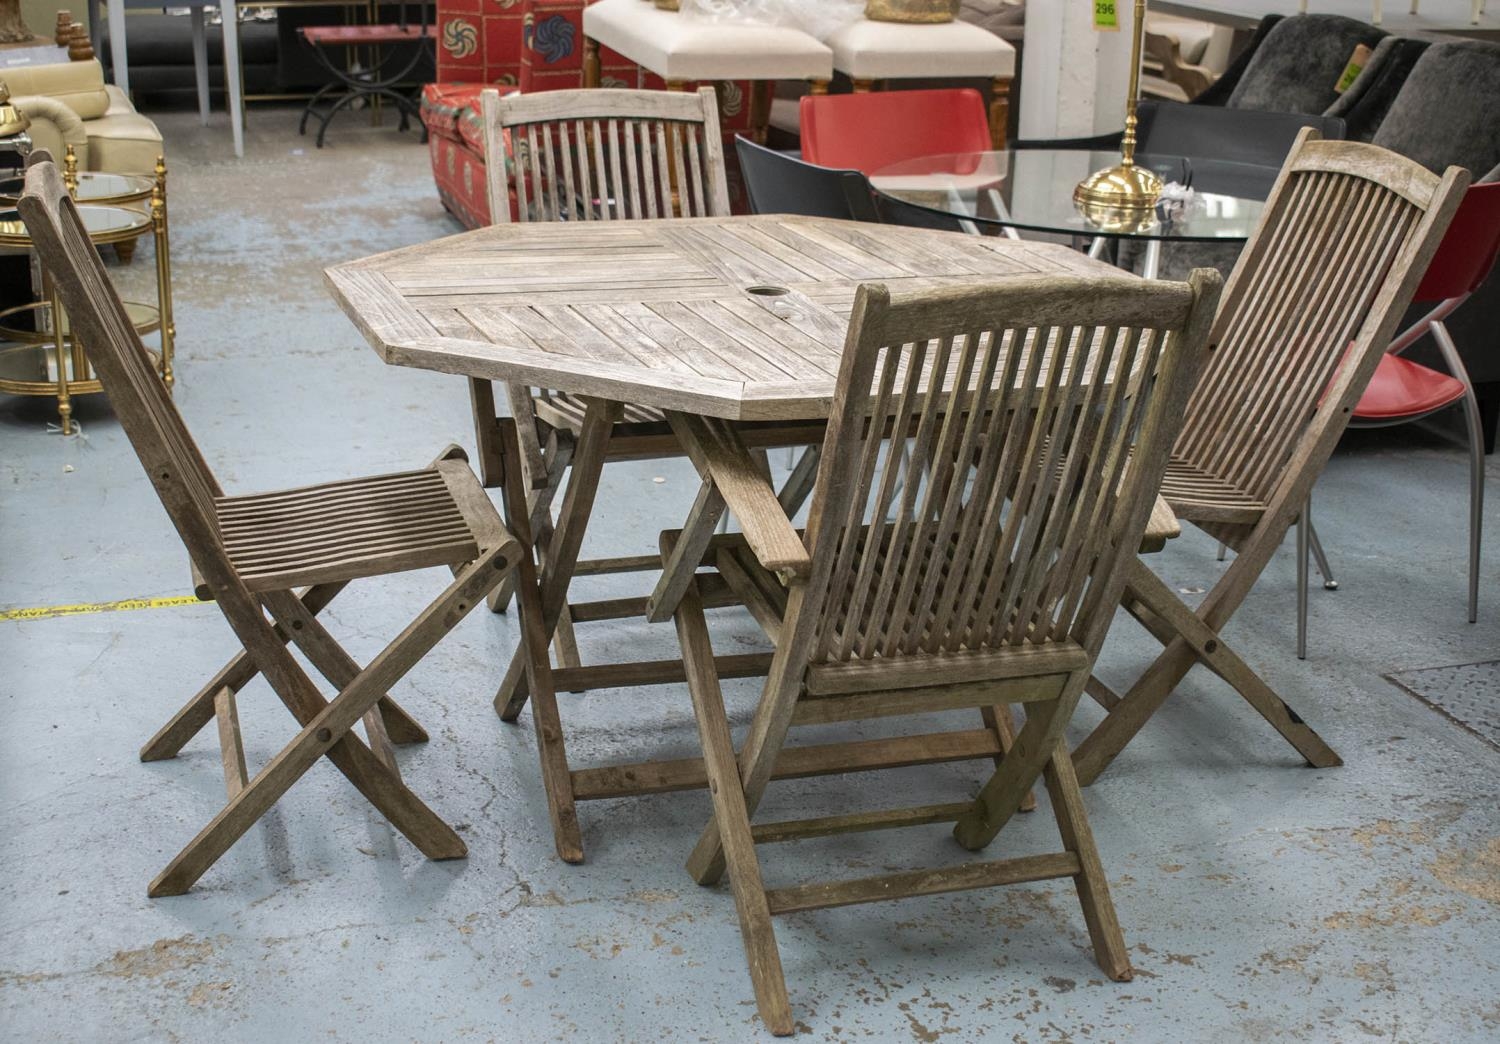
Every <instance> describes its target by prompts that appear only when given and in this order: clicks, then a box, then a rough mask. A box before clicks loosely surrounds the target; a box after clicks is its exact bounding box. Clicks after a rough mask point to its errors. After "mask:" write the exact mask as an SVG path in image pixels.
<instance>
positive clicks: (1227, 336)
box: [1175, 129, 1444, 504]
mask: <svg viewBox="0 0 1500 1044" xmlns="http://www.w3.org/2000/svg"><path fill="white" fill-rule="evenodd" d="M1390 158H1391V159H1396V160H1399V159H1400V158H1399V157H1390ZM1443 187H1444V185H1443V180H1442V179H1439V178H1438V177H1437V176H1435V175H1431V174H1428V173H1427V172H1425V171H1422V170H1420V169H1413V168H1412V165H1411V164H1409V163H1406V162H1397V163H1391V162H1389V161H1388V160H1387V158H1386V154H1382V153H1381V152H1380V151H1379V150H1376V149H1374V148H1372V147H1371V146H1365V145H1359V144H1357V143H1349V142H1323V141H1318V140H1317V135H1316V132H1314V131H1312V130H1310V129H1309V130H1304V131H1303V132H1302V134H1301V135H1300V136H1299V138H1298V141H1297V144H1296V146H1294V148H1293V153H1292V158H1291V159H1290V160H1289V161H1288V163H1287V165H1286V167H1285V169H1284V170H1283V172H1282V174H1281V177H1280V179H1279V180H1278V183H1277V185H1276V187H1275V188H1274V189H1273V191H1272V194H1271V197H1270V199H1271V202H1270V204H1269V205H1268V207H1267V211H1266V214H1265V216H1264V217H1263V218H1262V221H1261V224H1260V227H1259V228H1258V229H1257V230H1256V233H1255V235H1254V236H1253V237H1252V239H1251V242H1250V244H1249V245H1248V246H1247V248H1246V251H1245V255H1244V257H1243V258H1242V260H1241V263H1240V264H1239V265H1237V266H1236V269H1235V273H1234V275H1233V276H1232V277H1231V279H1230V281H1229V284H1228V286H1227V287H1226V289H1225V294H1224V300H1225V304H1224V307H1223V308H1222V309H1221V311H1220V314H1219V317H1218V321H1217V323H1216V333H1215V336H1216V339H1217V340H1218V342H1219V348H1218V350H1217V351H1216V352H1215V354H1214V357H1213V359H1212V360H1211V361H1210V363H1209V365H1208V368H1207V370H1206V372H1205V373H1204V376H1203V380H1202V381H1201V382H1200V384H1199V386H1198V388H1197V390H1196V391H1195V393H1194V395H1193V399H1192V402H1191V403H1190V405H1189V407H1188V412H1187V417H1186V421H1185V425H1184V428H1183V434H1182V436H1181V438H1180V439H1179V440H1178V444H1177V446H1176V448H1175V456H1176V457H1178V458H1179V459H1180V460H1182V461H1184V462H1186V463H1188V464H1190V465H1192V466H1193V467H1196V468H1198V469H1201V470H1202V471H1204V472H1206V473H1208V474H1210V475H1212V476H1214V477H1216V478H1217V479H1220V480H1222V481H1223V482H1225V483H1227V484H1228V485H1229V486H1231V487H1233V488H1234V489H1237V490H1241V491H1243V492H1244V493H1245V494H1248V495H1249V497H1250V498H1252V500H1253V501H1257V502H1260V503H1262V504H1264V503H1268V502H1269V501H1270V500H1271V499H1272V497H1273V495H1274V494H1275V492H1276V490H1277V488H1278V486H1279V485H1281V484H1282V483H1284V482H1286V481H1293V480H1296V479H1297V478H1299V477H1300V475H1301V471H1302V470H1303V469H1301V468H1293V467H1290V466H1289V465H1290V464H1291V463H1292V462H1293V461H1294V460H1297V459H1300V458H1301V457H1302V456H1305V455H1306V454H1307V453H1308V452H1310V451H1311V449H1312V447H1314V446H1316V445H1320V444H1323V443H1326V442H1327V441H1328V439H1329V433H1330V431H1336V430H1342V425H1343V424H1344V423H1345V421H1346V420H1347V416H1346V413H1345V410H1344V407H1345V406H1346V405H1348V404H1347V403H1345V402H1343V401H1342V400H1343V398H1344V396H1343V395H1342V394H1341V392H1342V391H1343V390H1344V389H1347V388H1349V387H1351V386H1353V384H1354V383H1355V382H1357V383H1358V384H1359V386H1362V385H1363V382H1364V379H1366V378H1367V377H1368V374H1367V373H1365V372H1364V371H1365V370H1367V369H1368V368H1369V366H1372V365H1373V362H1374V361H1375V351H1374V348H1373V347H1372V346H1374V345H1376V344H1377V342H1379V341H1380V337H1379V330H1380V327H1382V326H1383V325H1386V315H1385V312H1386V311H1387V310H1386V309H1384V308H1381V307H1377V305H1378V304H1379V302H1380V301H1381V300H1382V299H1383V298H1385V297H1387V296H1389V295H1391V294H1393V293H1395V292H1396V291H1397V287H1396V285H1395V284H1396V283H1399V282H1400V281H1401V277H1402V276H1404V275H1408V272H1407V267H1408V266H1407V265H1406V264H1405V262H1406V261H1407V260H1408V255H1409V254H1410V251H1411V250H1412V249H1413V248H1414V244H1415V243H1416V241H1417V240H1419V239H1420V237H1421V233H1422V231H1423V230H1424V229H1425V228H1426V225H1427V222H1428V221H1429V220H1431V218H1432V215H1431V213H1430V209H1431V205H1432V202H1433V200H1434V199H1435V198H1436V196H1437V194H1438V192H1439V190H1440V188H1443ZM1393 275H1394V276H1395V279H1394V280H1393ZM1367 364H1368V365H1367ZM1336 379H1338V387H1335V386H1334V383H1335V380H1336ZM1319 466H1321V464H1319Z"/></svg>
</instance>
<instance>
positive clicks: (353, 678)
mask: <svg viewBox="0 0 1500 1044" xmlns="http://www.w3.org/2000/svg"><path fill="white" fill-rule="evenodd" d="M20 210H21V215H22V217H23V218H24V220H25V222H26V227H27V231H28V232H29V233H30V235H31V237H32V239H33V241H34V242H35V244H36V248H37V253H38V254H39V255H40V257H41V260H42V264H43V266H44V267H45V268H46V269H47V270H48V271H49V272H50V273H51V275H52V278H53V279H54V280H55V281H56V283H57V287H58V292H59V294H60V295H61V297H62V301H63V304H64V305H65V307H66V308H67V311H68V317H69V320H70V321H71V322H72V324H73V328H74V330H76V331H77V332H78V335H79V337H80V339H81V341H82V343H83V344H84V345H86V347H87V350H88V353H89V359H90V361H91V362H92V364H93V365H94V368H95V369H96V370H97V372H98V373H99V376H100V380H101V382H102V384H103V385H104V390H105V392H106V394H108V396H109V399H110V402H111V404H112V405H113V406H114V408H115V412H116V414H117V415H118V416H119V418H120V424H121V426H122V427H123V428H124V429H125V433H126V435H127V436H129V438H130V441H131V444H132V445H133V447H134V448H135V451H136V454H137V456H139V458H140V461H141V464H142V466H143V467H144V468H145V469H146V473H147V475H148V476H149V477H150V479H151V483H152V485H153V486H155V487H156V491H157V494H158V495H159V496H160V498H161V502H162V505H163V506H164V507H165V508H166V510H167V514H168V515H169V516H170V518H171V520H172V523H173V525H174V526H175V527H176V529H177V532H178V534H179V535H180V536H181V537H182V540H183V543H184V544H185V545H186V546H187V549H188V552H189V554H190V556H191V558H192V564H193V567H194V581H195V589H196V591H197V593H198V596H199V597H200V598H205V599H212V600H213V601H215V602H217V603H218V605H219V608H220V610H221V611H222V612H223V613H224V618H225V620H227V621H228V623H229V626H230V627H231V628H232V629H233V631H234V633H235V636H236V637H237V638H238V639H239V641H240V643H241V645H242V647H243V649H242V651H241V652H240V653H239V654H238V655H237V656H236V657H235V658H234V659H233V660H231V661H230V662H229V663H228V664H227V665H225V667H224V669H223V670H221V671H220V672H219V673H218V674H217V675H215V676H214V678H213V679H212V680H211V681H210V682H209V683H208V684H207V685H206V686H204V688H203V689H202V690H201V691H200V692H199V693H198V694H197V695H196V696H194V697H193V698H192V699H191V700H189V701H188V703H187V704H186V705H185V706H184V707H183V708H182V709H181V710H180V711H179V712H178V713H177V714H176V716H175V717H173V719H172V720H171V721H170V722H169V723H168V724H167V725H166V726H165V727H163V728H162V729H161V731H160V732H158V733H157V734H156V736H155V737H153V738H152V740H151V741H150V742H149V743H147V744H146V746H145V748H144V749H143V750H142V751H141V759H142V760H143V761H154V760H158V759H162V758H170V757H173V756H175V755H176V754H177V752H178V751H179V750H181V749H182V747H183V745H184V744H186V743H187V742H188V740H190V739H191V738H192V737H193V736H194V735H195V734H197V732H198V731H199V730H201V729H202V728H203V727H204V726H205V725H206V724H207V723H208V722H209V721H212V720H216V721H217V724H218V732H219V740H220V747H221V751H222V757H223V765H224V782H225V788H226V790H227V791H228V796H229V801H228V804H226V805H225V806H224V809H223V810H222V811H221V812H220V813H219V814H218V815H216V816H215V817H214V818H213V820H212V821H211V822H210V823H209V824H208V825H207V826H205V827H204V828H203V829H202V830H201V831H199V833H198V835H197V836H196V837H194V838H193V840H192V841H190V842H189V843H188V845H187V846H186V847H185V848H184V849H183V850H182V851H181V852H180V853H179V854H178V855H177V856H176V858H174V859H173V860H172V861H171V862H170V863H169V864H168V865H167V867H166V869H164V870H163V871H162V872H161V874H159V875H158V876H157V877H156V879H155V880H154V881H152V882H151V885H150V888H149V894H150V895H151V896H153V897H155V896H163V895H178V894H181V893H183V892H185V891H187V890H188V889H189V888H191V887H192V885H193V883H194V882H195V881H197V880H198V878H199V877H200V876H202V874H203V873H204V872H205V871H206V870H207V869H208V868H209V867H210V866H211V865H213V863H214V862H215V861H216V860H217V859H218V858H219V856H221V855H223V854H224V852H226V851H227V850H228V849H229V847H230V846H231V845H233V844H234V842H235V841H237V840H238V839H239V838H240V837H241V836H243V835H244V833H245V832H246V831H247V830H248V829H249V828H250V827H251V826H252V825H253V824H254V823H255V822H256V820H258V819H259V818H260V817H261V816H262V815H263V814H264V813H265V812H266V811H267V810H268V809H269V808H270V807H271V806H272V805H273V804H274V803H275V802H276V801H277V800H278V799H279V798H280V797H281V795H282V794H284V793H285V792H286V791H287V790H288V789H289V788H290V787H291V786H292V784H293V783H295V782H296V781H297V780H298V779H299V778H301V776H302V775H303V774H304V773H305V772H306V771H307V770H308V769H309V768H311V767H312V766H313V765H314V764H316V763H317V762H318V760H319V759H320V758H322V757H325V756H326V757H327V758H328V759H329V760H330V761H332V762H333V764H334V765H335V766H337V768H338V769H339V771H341V772H342V773H343V774H344V775H345V776H346V777H347V778H348V779H349V782H351V783H353V784H354V786H355V787H356V788H357V789H358V790H359V791H360V793H362V794H363V795H364V796H365V798H366V799H367V800H369V802H370V803H371V804H372V805H374V806H375V807H376V808H377V809H378V810H379V811H380V812H381V813H382V814H383V815H384V816H385V817H386V818H387V819H388V820H390V822H391V824H392V825H393V826H395V827H396V829H398V830H400V831H401V832H402V833H403V834H405V835H406V836H407V838H408V839H410V840H411V842H412V843H413V844H414V845H416V846H417V848H419V849H420V850H421V851H422V853H423V854H424V855H426V856H428V857H429V858H431V859H454V858H458V857H461V856H463V855H464V854H465V852H466V849H465V846H464V842H463V840H462V839H461V838H460V837H459V836H458V834H456V833H455V832H454V831H453V829H452V828H451V827H450V826H449V825H448V824H447V823H445V822H443V820H442V819H440V818H439V817H438V816H437V815H436V813H434V812H433V811H432V810H431V809H429V808H428V807H427V806H426V805H425V804H423V802H422V800H421V799H420V798H418V797H417V796H416V795H415V794H414V793H412V791H411V790H409V789H408V788H407V786H406V784H405V783H404V782H403V781H402V779H401V773H400V770H399V768H398V767H397V764H396V759H395V755H394V751H393V750H392V744H396V743H413V742H419V741H422V740H425V739H426V738H427V734H426V733H425V732H423V731H422V729H421V727H420V726H419V725H417V723H416V722H415V721H413V720H412V719H411V718H410V717H408V716H407V715H406V713H405V712H404V711H402V710H401V709H400V708H399V707H398V706H397V705H396V703H395V702H394V701H393V700H391V698H390V697H389V696H388V695H386V693H387V691H388V690H389V689H390V687H391V686H392V685H394V684H395V683H396V682H397V681H399V680H400V679H401V678H402V677H403V676H404V675H405V674H406V673H407V671H409V670H410V669H411V668H412V667H413V666H415V665H416V664H417V663H418V662H419V661H420V660H421V658H422V657H423V656H425V655H426V654H427V652H428V650H430V649H431V648H432V647H433V645H435V644H436V643H437V642H438V641H439V640H440V639H441V638H442V637H443V636H444V635H446V634H447V633H448V632H449V631H450V630H452V628H453V627H454V626H455V625H456V624H457V623H458V622H459V620H461V619H462V618H463V617H464V615H465V614H466V613H467V612H468V611H469V609H470V608H472V607H473V606H474V605H476V604H477V603H478V602H479V601H481V600H482V599H483V598H484V597H485V596H486V595H487V594H488V593H489V592H490V591H491V590H492V589H493V588H495V587H496V586H498V585H499V584H500V583H501V582H502V581H503V580H504V579H505V577H506V576H507V575H508V574H509V572H510V570H511V568H512V566H513V564H514V563H516V562H517V561H519V560H520V559H521V558H522V557H523V555H522V548H521V545H520V544H519V543H518V542H517V541H516V540H515V538H514V537H512V536H511V535H510V533H508V532H507V531H506V529H505V527H504V526H503V525H502V523H501V520H500V516H499V515H498V514H497V513H496V511H495V509H494V506H493V505H492V504H491V503H490V501H489V497H488V495H487V494H486V493H485V492H484V489H483V488H482V487H481V486H480V484H479V481H478V479H477V478H476V477H475V476H474V473H473V472H472V471H470V470H469V468H468V466H467V465H466V464H465V463H464V462H463V455H462V451H461V450H459V449H458V448H457V447H450V449H449V450H447V451H445V452H444V453H443V454H442V455H441V456H440V457H439V458H438V459H437V460H436V461H434V462H433V464H432V465H431V466H429V467H428V468H425V469H422V470H419V471H409V472H403V473H399V474H393V475H383V476H377V477H374V478H368V479H355V480H351V481H346V482H334V483H329V484H327V485H323V486H315V487H310V488H305V489H295V490H285V491H281V492H275V493H265V494H258V495H252V496H235V497H228V496H225V495H224V493H223V490H222V489H220V487H219V484H218V482H217V481H216V480H215V478H214V476H213V474H212V472H211V471H210V470H209V468H208V466H207V464H206V462H205V461H204V459H203V456H202V454H201V453H200V452H199V450H198V447H197V446H196V445H195V444H194V442H193V439H192V436H191V435H190V434H189V432H188V430H187V427H186V425H185V424H184V422H183V420H182V417H181V415H180V414H179V413H178V412H177V409H176V407H175V405H174V404H173V402H172V399H171V398H170V397H169V396H168V395H167V392H166V389H165V387H164V386H163V385H162V383H161V381H160V380H159V379H158V378H157V376H156V374H155V372H154V369H153V368H152V366H151V363H150V361H149V358H148V356H147V354H146V350H145V348H144V347H143V346H142V344H141V342H140V339H139V338H138V337H137V335H136V332H135V328H134V327H133V326H132V324H131V322H130V320H129V318H128V317H127V316H126V314H125V309H124V306H123V305H122V304H121V303H120V299H119V297H118V296H117V295H116V294H115V292H114V289H113V287H112V286H111V285H110V282H109V278H108V276H107V275H106V274H105V271H104V267H103V265H102V263H101V262H100V260H99V256H98V254H97V252H96V251H95V249H94V247H93V245H92V244H91V243H90V242H89V238H88V235H87V234H86V233H85V231H84V228H83V225H82V223H81V221H80V220H79V217H78V212H77V210H76V208H75V207H74V204H73V201H72V200H71V199H70V198H69V196H68V192H67V189H66V188H65V187H64V185H63V182H62V179H61V177H59V176H58V173H57V168H56V166H55V165H54V164H53V163H52V162H51V161H50V159H43V160H41V161H40V162H34V163H33V164H32V165H31V166H30V168H29V169H28V171H27V174H26V191H25V194H24V195H23V196H22V198H21V201H20ZM434 566H446V567H448V568H450V569H451V570H452V572H453V582H452V583H451V584H450V585H449V586H448V588H447V589H446V590H445V591H443V593H442V594H441V595H440V596H439V597H438V598H437V600H436V601H434V602H433V603H432V604H431V605H430V606H429V607H428V608H427V609H426V610H425V611H423V613H422V614H421V615H420V616H418V617H417V618H416V620H415V621H414V622H413V623H412V624H411V625H410V626H408V627H407V628H406V629H405V630H403V631H402V632H401V634H400V635H399V636H398V637H397V638H396V639H395V640H394V641H392V642H391V644H390V645H388V646H386V648H385V649H384V650H383V651H382V652H381V653H380V654H379V655H377V656H376V657H375V658H374V659H373V660H372V661H370V663H369V664H368V665H367V666H364V667H361V666H360V665H359V664H358V663H357V662H355V660H354V659H353V658H352V657H351V656H349V654H348V653H346V652H345V651H344V649H343V648H342V647H341V646H340V645H339V644H338V643H337V642H336V641H335V640H334V639H333V637H332V635H330V634H329V633H328V632H327V631H326V630H325V629H324V628H323V626H322V624H320V623H319V622H318V620H317V614H318V612H319V611H320V610H321V609H323V607H325V606H326V605H327V604H328V603H329V602H330V601H331V600H332V599H333V598H334V596H335V595H337V594H338V593H339V591H341V590H342V589H343V588H344V586H345V585H347V584H348V583H349V582H350V581H351V580H355V579H358V578H360V577H366V576H378V575H384V574H388V573H395V572H401V571H405V570H410V569H421V568H429V567H434ZM298 588H301V589H302V590H300V591H299V590H297V589H298ZM267 613H269V614H270V618H269V619H267ZM288 642H291V643H292V644H294V645H296V646H297V648H298V649H299V650H300V651H301V652H302V653H303V654H304V655H305V656H306V657H307V659H308V660H309V661H310V662H311V663H312V664H313V665H314V666H315V667H316V668H317V670H318V671H319V672H321V673H322V674H323V675H324V677H326V678H327V679H328V681H329V682H331V683H332V684H333V685H334V686H335V687H336V688H337V689H338V694H337V695H336V696H335V697H334V699H332V700H331V701H330V700H328V699H325V698H324V697H323V695H322V694H321V693H320V692H319V691H318V689H317V686H316V685H314V683H313V682H312V680H311V679H310V678H309V677H308V676H307V674H306V673H305V672H304V671H303V669H302V667H301V666H300V665H299V664H298V662H297V660H296V659H295V658H294V657H293V656H292V654H291V652H290V651H289V650H288V649H287V648H286V646H287V643H288ZM257 675H264V676H265V679H266V681H267V682H268V683H270V686H271V688H272V689H273V690H274V691H275V692H276V695H277V696H279V697H280V698H281V701H282V702H283V703H284V704H286V707H287V709H288V710H289V711H290V712H291V713H292V716H293V717H294V718H296V720H297V724H298V725H299V726H300V729H301V731H300V732H298V733H297V736H296V738H295V739H293V740H292V741H291V742H290V743H289V744H287V746H286V747H284V748H283V749H282V750H281V752H280V753H279V754H277V755H276V756H275V757H274V758H272V759H271V760H270V761H269V762H268V763H267V764H266V765H265V767H264V768H262V769H261V770H260V771H259V772H257V773H256V774H255V775H254V776H253V777H251V776H249V774H248V772H247V769H246V766H245V752H244V746H243V744H242V742H241V739H240V725H239V716H238V711H237V708H236V704H235V694H236V693H237V692H238V691H239V690H240V689H241V688H243V687H244V685H246V684H247V683H248V682H249V681H250V680H251V679H252V678H254V677H256V676H257ZM361 721H362V722H363V723H364V726H365V731H366V734H367V736H368V737H369V743H368V745H366V743H365V742H363V741H361V740H360V739H359V737H358V735H357V734H356V733H355V732H354V731H353V727H354V725H355V724H356V723H358V722H361Z"/></svg>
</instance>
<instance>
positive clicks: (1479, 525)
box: [1464, 388, 1484, 623]
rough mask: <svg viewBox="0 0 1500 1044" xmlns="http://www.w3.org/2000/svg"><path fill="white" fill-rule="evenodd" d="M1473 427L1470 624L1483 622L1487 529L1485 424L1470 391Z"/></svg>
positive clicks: (1467, 401) (1467, 411)
mask: <svg viewBox="0 0 1500 1044" xmlns="http://www.w3.org/2000/svg"><path fill="white" fill-rule="evenodd" d="M1464 417H1465V419H1466V421H1467V423H1468V428H1469V622H1470V623H1474V622H1476V621H1477V620H1478V619H1479V543H1480V536H1481V531H1482V529H1483V526H1484V425H1483V423H1482V422H1481V421H1480V419H1479V402H1478V400H1476V399H1475V398H1474V389H1473V388H1470V389H1469V391H1468V394H1467V395H1465V396H1464Z"/></svg>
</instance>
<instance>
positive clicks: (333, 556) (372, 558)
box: [214, 460, 501, 591]
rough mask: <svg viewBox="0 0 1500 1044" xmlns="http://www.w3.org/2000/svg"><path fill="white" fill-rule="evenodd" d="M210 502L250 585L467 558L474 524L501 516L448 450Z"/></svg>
mask: <svg viewBox="0 0 1500 1044" xmlns="http://www.w3.org/2000/svg"><path fill="white" fill-rule="evenodd" d="M455 488H457V489H459V490H460V491H461V492H462V493H464V494H465V496H464V499H463V501H460V500H459V499H458V498H457V497H455V495H454V489H455ZM214 503H215V507H216V508H217V509H218V514H219V525H220V531H221V535H222V539H223V541H224V549H225V551H226V552H227V553H228V555H229V559H230V561H231V562H232V563H233V564H234V567H235V569H236V570H237V571H238V572H239V574H240V576H241V577H242V578H243V579H244V581H245V585H246V586H247V587H248V588H249V589H250V590H252V591H271V590H281V589H285V588H288V587H302V586H304V585H307V584H321V583H332V582H337V581H342V580H356V579H359V578H360V577H366V576H378V575H380V574H383V573H388V572H391V571H392V570H393V569H424V568H428V567H431V566H452V565H455V564H460V563H464V562H471V561H473V560H474V558H475V557H476V555H477V554H478V550H479V543H480V534H481V533H484V532H485V531H494V529H495V528H496V527H499V526H501V521H500V516H499V514H498V513H497V512H496V510H495V508H494V506H493V505H492V504H491V503H490V500H489V498H488V497H487V496H486V495H485V493H484V488H483V487H482V486H480V484H479V481H478V480H477V479H476V478H475V477H474V473H473V472H472V471H470V470H469V469H468V467H467V466H465V465H463V464H461V463H458V462H455V461H446V460H445V461H439V462H438V466H437V467H436V468H432V469H425V470H422V471H405V472H401V473H399V474H394V475H381V476H377V477H374V478H361V479H353V480H351V481H347V482H332V483H328V484H326V485H318V486H307V487H304V488H302V489H291V490H284V491H281V492H277V493H263V494H256V495H254V496H244V497H219V498H217V499H216V500H215V502H214Z"/></svg>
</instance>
